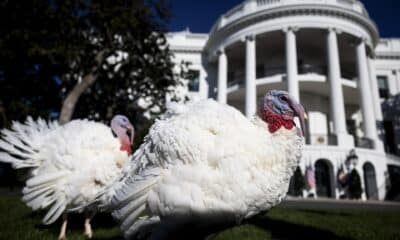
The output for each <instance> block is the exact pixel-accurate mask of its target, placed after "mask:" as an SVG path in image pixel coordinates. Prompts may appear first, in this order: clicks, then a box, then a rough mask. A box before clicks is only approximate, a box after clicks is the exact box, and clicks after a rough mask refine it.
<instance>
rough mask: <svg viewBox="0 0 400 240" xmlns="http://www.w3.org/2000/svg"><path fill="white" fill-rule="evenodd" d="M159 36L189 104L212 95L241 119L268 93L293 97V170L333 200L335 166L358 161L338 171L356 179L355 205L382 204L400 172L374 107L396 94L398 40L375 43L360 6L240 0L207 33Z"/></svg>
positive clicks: (318, 0)
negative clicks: (297, 158)
mask: <svg viewBox="0 0 400 240" xmlns="http://www.w3.org/2000/svg"><path fill="white" fill-rule="evenodd" d="M167 38H168V41H169V44H170V48H171V50H172V51H173V52H174V56H175V58H174V61H176V62H181V61H188V62H191V63H192V65H191V67H190V68H191V70H192V73H193V74H192V76H193V79H194V81H192V82H191V83H190V84H189V86H188V90H189V91H190V95H191V96H192V97H197V98H207V97H212V98H215V99H217V100H218V101H219V102H222V103H227V104H229V105H232V106H234V107H236V108H237V109H239V110H240V111H242V112H243V113H244V114H245V115H246V116H248V117H252V116H253V115H254V114H255V113H256V110H257V109H256V106H257V102H258V101H259V100H260V98H261V97H262V96H263V95H264V94H265V92H266V91H267V90H270V89H285V90H287V91H289V93H290V94H291V95H292V96H294V97H295V98H297V99H299V100H300V102H301V103H302V104H303V105H304V106H305V108H306V110H307V112H308V115H309V121H308V126H307V134H306V135H307V136H306V142H307V146H306V148H305V152H304V156H303V158H302V161H301V164H300V167H301V169H302V171H303V173H304V171H305V168H306V167H307V166H313V167H314V168H315V175H316V181H317V189H316V191H315V193H316V196H317V197H331V198H339V191H340V189H339V188H338V183H337V175H338V171H339V168H340V167H341V166H344V165H345V163H346V160H347V159H349V158H352V157H353V158H355V156H357V157H358V161H353V163H352V164H350V165H347V167H349V168H356V169H357V170H358V173H359V174H360V176H361V182H362V188H363V189H364V193H363V196H362V198H363V199H384V198H385V195H386V185H387V182H388V175H389V174H388V166H400V159H399V158H397V157H395V156H393V155H390V154H391V153H396V151H397V150H396V149H397V148H398V146H396V144H400V137H398V142H397V143H396V142H395V141H393V137H390V138H386V137H385V134H384V130H386V131H394V128H393V126H392V125H391V122H390V121H384V119H383V114H382V109H381V102H382V101H383V100H384V99H385V98H388V97H389V96H390V95H394V94H396V93H399V92H400V39H380V38H379V32H378V28H377V26H376V24H375V23H374V22H373V20H372V19H371V18H370V17H369V15H368V12H367V11H366V9H365V7H364V6H363V4H362V3H361V2H360V1H357V0H247V1H244V2H243V3H242V4H240V5H238V6H236V7H234V8H233V9H231V10H230V11H228V12H227V13H225V14H223V15H222V16H220V18H219V19H218V20H216V23H215V24H214V26H213V27H212V29H211V30H210V33H209V34H199V33H191V32H190V31H189V30H186V31H182V32H175V33H169V34H168V36H167ZM352 149H355V151H354V152H353V153H355V154H350V151H351V150H352ZM397 154H399V153H398V152H397ZM347 163H349V162H347Z"/></svg>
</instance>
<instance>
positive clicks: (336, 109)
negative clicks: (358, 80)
mask: <svg viewBox="0 0 400 240" xmlns="http://www.w3.org/2000/svg"><path fill="white" fill-rule="evenodd" d="M327 45H328V79H329V86H330V102H331V112H332V118H333V119H332V120H333V126H334V133H335V134H336V137H337V143H338V145H339V146H346V147H353V146H354V139H353V137H352V136H351V135H349V134H348V133H347V128H346V112H345V107H344V101H343V99H344V98H343V88H342V76H341V72H340V58H339V47H338V40H337V31H336V30H335V29H329V31H328V35H327Z"/></svg>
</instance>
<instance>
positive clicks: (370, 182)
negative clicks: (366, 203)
mask: <svg viewBox="0 0 400 240" xmlns="http://www.w3.org/2000/svg"><path fill="white" fill-rule="evenodd" d="M363 169H364V182H365V193H366V194H367V199H371V200H378V199H379V196H378V187H377V184H376V174H375V168H374V166H373V165H372V164H371V163H365V164H364V166H363Z"/></svg>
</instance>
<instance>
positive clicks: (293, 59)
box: [284, 27, 300, 101]
mask: <svg viewBox="0 0 400 240" xmlns="http://www.w3.org/2000/svg"><path fill="white" fill-rule="evenodd" d="M295 31H296V29H294V28H292V27H289V28H287V29H285V30H284V32H285V36H286V37H285V38H286V75H287V84H288V92H289V94H290V95H292V97H294V98H295V99H296V100H297V101H300V91H299V81H298V71H297V47H296V35H295Z"/></svg>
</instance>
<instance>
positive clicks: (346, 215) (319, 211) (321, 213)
mask: <svg viewBox="0 0 400 240" xmlns="http://www.w3.org/2000/svg"><path fill="white" fill-rule="evenodd" d="M297 211H299V212H303V213H311V214H317V215H321V216H328V215H329V216H332V215H336V216H341V217H348V216H351V214H350V213H345V212H333V211H329V212H328V211H323V210H312V209H298V210H297Z"/></svg>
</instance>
